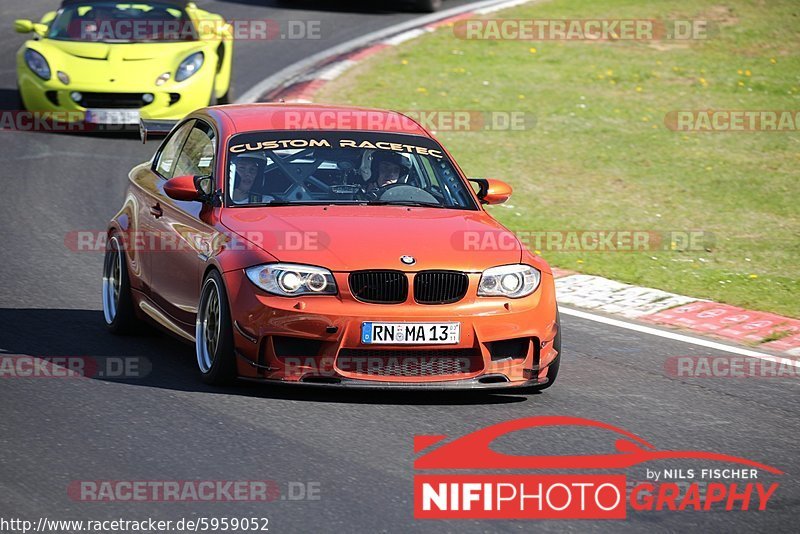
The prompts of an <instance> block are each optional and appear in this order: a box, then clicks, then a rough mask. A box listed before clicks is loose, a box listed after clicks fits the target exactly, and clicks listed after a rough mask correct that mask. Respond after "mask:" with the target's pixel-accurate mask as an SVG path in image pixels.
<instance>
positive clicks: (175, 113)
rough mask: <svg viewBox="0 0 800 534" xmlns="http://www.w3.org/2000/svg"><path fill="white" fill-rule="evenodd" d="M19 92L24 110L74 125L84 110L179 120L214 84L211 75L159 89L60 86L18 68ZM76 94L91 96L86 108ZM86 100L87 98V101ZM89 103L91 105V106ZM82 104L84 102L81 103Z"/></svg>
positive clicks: (199, 103) (204, 101) (204, 103)
mask: <svg viewBox="0 0 800 534" xmlns="http://www.w3.org/2000/svg"><path fill="white" fill-rule="evenodd" d="M18 71H19V72H20V74H19V80H18V84H19V90H20V95H21V97H22V100H23V105H24V107H25V109H27V110H28V111H31V112H40V113H47V114H50V115H51V116H52V117H53V119H54V120H58V121H59V122H69V123H77V122H84V121H85V120H86V110H87V108H96V109H113V110H119V111H127V110H138V112H139V116H140V117H141V118H143V119H163V120H178V119H182V118H183V117H185V116H186V115H188V114H189V113H191V112H193V111H195V110H196V109H199V108H202V107H205V106H207V105H208V104H209V102H210V100H211V93H212V89H213V85H214V79H213V76H209V75H201V73H198V74H197V75H195V76H193V77H192V78H189V79H188V80H186V81H184V82H181V83H179V84H177V83H169V82H168V83H167V84H165V85H163V86H161V87H157V86H155V85H147V86H145V85H135V86H134V85H130V84H120V86H118V87H117V86H114V87H113V88H110V87H96V86H89V85H87V84H77V83H71V84H70V85H64V84H63V83H61V81H59V80H58V79H57V77H56V76H55V75H53V77H52V78H51V79H50V80H47V81H45V80H42V79H41V78H39V77H38V76H36V75H35V74H33V73H32V72H30V70H29V69H27V67H24V68H20V69H18ZM73 92H78V93H81V94H83V95H97V96H92V97H91V100H89V103H88V105H82V103H79V102H76V101H75V100H73V98H72V96H71V95H72V93H73ZM132 95H152V98H153V100H152V102H149V103H148V102H145V101H144V100H142V101H141V103H140V104H138V105H137V104H136V103H135V102H134V103H131V101H132V100H135V98H134V97H132ZM87 100H88V99H87ZM92 100H93V101H94V104H95V105H93V104H92ZM84 103H85V102H84ZM121 126H135V127H136V128H138V121H136V124H131V125H127V124H122V125H121Z"/></svg>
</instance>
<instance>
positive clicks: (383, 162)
mask: <svg viewBox="0 0 800 534" xmlns="http://www.w3.org/2000/svg"><path fill="white" fill-rule="evenodd" d="M410 169H411V162H410V161H408V159H406V158H404V157H403V156H402V155H400V154H397V153H395V152H385V151H380V152H379V151H375V152H374V153H373V154H372V165H371V166H370V182H369V184H367V191H374V190H376V189H380V188H382V187H387V186H390V185H392V184H396V183H401V182H402V181H403V180H405V178H406V177H407V176H408V171H409V170H410Z"/></svg>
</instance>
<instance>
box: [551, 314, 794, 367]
mask: <svg viewBox="0 0 800 534" xmlns="http://www.w3.org/2000/svg"><path fill="white" fill-rule="evenodd" d="M558 309H559V310H560V311H561V313H563V314H564V315H571V316H573V317H579V318H581V319H586V320H588V321H594V322H596V323H603V324H607V325H610V326H616V327H618V328H625V329H627V330H633V331H635V332H641V333H643V334H650V335H651V336H658V337H664V338H667V339H673V340H675V341H681V342H683V343H691V344H692V345H698V346H700V347H707V348H709V349H715V350H721V351H725V352H730V353H733V354H739V355H741V356H751V357H753V358H758V359H760V360H767V361H771V362H777V363H780V364H782V365H791V366H793V367H800V361H797V360H792V359H790V358H781V357H780V356H775V355H772V354H767V353H765V352H758V351H755V350H749V349H743V348H740V347H733V346H731V345H725V344H723V343H717V342H715V341H709V340H707V339H701V338H697V337H691V336H686V335H683V334H678V333H677V332H670V331H668V330H661V329H658V328H652V327H650V326H644V325H640V324H636V323H629V322H627V321H620V320H619V319H612V318H611V317H605V316H603V315H597V314H594V313H589V312H585V311H581V310H576V309H574V308H566V307H564V306H559V308H558Z"/></svg>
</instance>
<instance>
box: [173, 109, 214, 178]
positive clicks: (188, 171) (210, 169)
mask: <svg viewBox="0 0 800 534" xmlns="http://www.w3.org/2000/svg"><path fill="white" fill-rule="evenodd" d="M216 141H217V140H216V136H215V135H214V130H213V129H212V128H211V127H210V126H209V125H208V124H206V123H204V122H202V121H197V122H196V124H195V126H194V128H192V130H191V132H189V136H188V137H187V138H186V142H185V143H184V144H183V148H182V149H181V152H180V154H179V155H178V163H177V165H175V171H174V173H173V176H186V175H191V176H211V175H212V174H213V173H214V155H215V154H216V148H217V142H216Z"/></svg>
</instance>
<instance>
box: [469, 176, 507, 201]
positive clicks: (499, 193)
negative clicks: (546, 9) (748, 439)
mask: <svg viewBox="0 0 800 534" xmlns="http://www.w3.org/2000/svg"><path fill="white" fill-rule="evenodd" d="M469 181H470V182H474V183H476V184H478V193H477V194H478V199H479V200H480V201H481V204H502V203H503V202H505V201H506V200H508V197H510V196H511V192H512V189H511V186H510V185H508V184H507V183H505V182H501V181H500V180H495V179H493V178H470V180H469Z"/></svg>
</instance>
